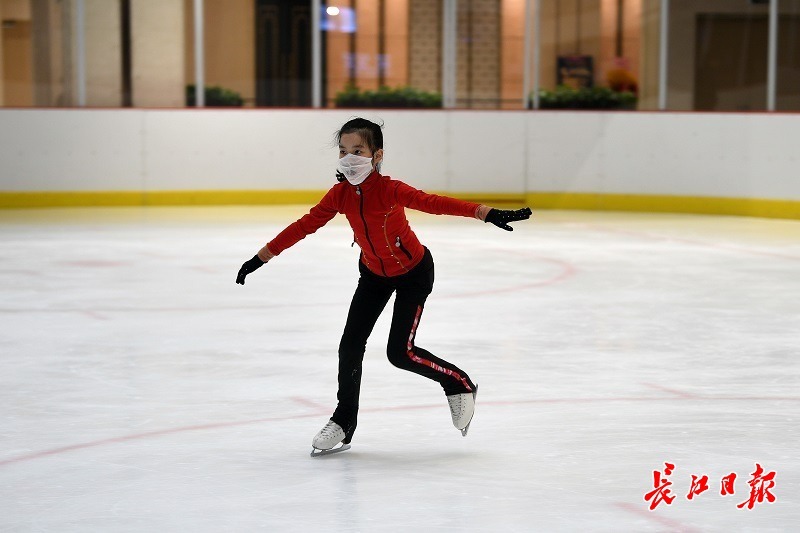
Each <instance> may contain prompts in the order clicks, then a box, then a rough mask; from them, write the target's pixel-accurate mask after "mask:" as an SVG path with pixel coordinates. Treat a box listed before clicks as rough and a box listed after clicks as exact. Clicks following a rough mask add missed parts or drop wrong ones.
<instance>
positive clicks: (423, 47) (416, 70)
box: [408, 0, 442, 92]
mask: <svg viewBox="0 0 800 533" xmlns="http://www.w3.org/2000/svg"><path fill="white" fill-rule="evenodd" d="M408 7H409V21H408V39H409V42H408V84H409V85H410V86H411V87H413V88H415V89H418V90H421V91H429V92H439V91H440V87H441V82H442V10H441V6H440V2H438V1H437V2H434V1H431V0H409V6H408Z"/></svg>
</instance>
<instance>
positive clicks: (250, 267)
mask: <svg viewBox="0 0 800 533" xmlns="http://www.w3.org/2000/svg"><path fill="white" fill-rule="evenodd" d="M263 264H264V261H262V260H261V259H259V258H258V255H254V256H253V258H252V259H248V260H247V261H245V263H244V264H243V265H242V268H240V269H239V273H238V274H237V275H236V283H238V284H239V285H244V277H245V276H247V275H248V274H249V273H251V272H255V271H256V270H258V268H259V267H261V265H263Z"/></svg>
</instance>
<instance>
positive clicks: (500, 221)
mask: <svg viewBox="0 0 800 533" xmlns="http://www.w3.org/2000/svg"><path fill="white" fill-rule="evenodd" d="M529 218H531V208H530V207H526V208H524V209H517V210H516V211H512V210H509V209H492V210H491V211H489V214H488V215H486V220H484V222H491V223H492V224H494V225H495V226H497V227H498V228H503V229H504V230H506V231H514V228H512V227H511V226H509V225H508V223H509V222H516V221H517V220H528V219H529Z"/></svg>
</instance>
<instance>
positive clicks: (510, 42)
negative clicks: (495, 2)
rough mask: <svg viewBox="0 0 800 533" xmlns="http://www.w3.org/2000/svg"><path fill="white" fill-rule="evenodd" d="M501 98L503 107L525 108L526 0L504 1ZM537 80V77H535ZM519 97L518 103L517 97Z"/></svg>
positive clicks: (502, 9)
mask: <svg viewBox="0 0 800 533" xmlns="http://www.w3.org/2000/svg"><path fill="white" fill-rule="evenodd" d="M500 16H501V17H502V18H501V22H500V35H501V43H500V58H501V59H500V98H502V99H503V104H502V106H501V107H503V108H505V109H519V108H520V107H522V97H523V95H522V90H523V85H524V72H523V68H524V65H523V63H524V62H525V0H502V2H500ZM531 79H533V78H531ZM515 99H516V100H517V102H514V101H513V100H515Z"/></svg>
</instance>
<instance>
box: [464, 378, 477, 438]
mask: <svg viewBox="0 0 800 533" xmlns="http://www.w3.org/2000/svg"><path fill="white" fill-rule="evenodd" d="M472 399H473V400H477V399H478V386H477V385H475V390H474V391H473V392H472ZM472 418H475V412H474V411H473V412H472ZM472 418H470V419H469V422H467V425H466V427H465V428H464V429H462V430H461V436H462V437H466V436H467V431H469V426H470V424H472Z"/></svg>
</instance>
